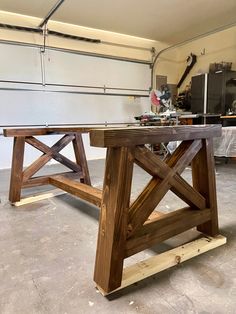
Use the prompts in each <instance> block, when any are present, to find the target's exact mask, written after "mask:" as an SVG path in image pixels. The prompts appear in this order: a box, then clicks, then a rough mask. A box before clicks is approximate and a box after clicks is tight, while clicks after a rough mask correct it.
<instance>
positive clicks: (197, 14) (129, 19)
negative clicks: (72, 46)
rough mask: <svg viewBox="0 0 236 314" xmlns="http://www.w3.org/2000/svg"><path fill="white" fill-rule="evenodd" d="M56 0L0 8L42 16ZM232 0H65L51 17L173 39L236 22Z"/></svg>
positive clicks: (4, 2)
mask: <svg viewBox="0 0 236 314" xmlns="http://www.w3.org/2000/svg"><path fill="white" fill-rule="evenodd" d="M56 3H57V0H40V1H38V0H1V1H0V10H3V11H9V12H14V13H19V14H24V15H30V16H35V17H39V18H42V19H43V18H44V17H45V15H46V14H47V13H48V11H50V9H51V8H52V7H53V6H54V5H55V4H56ZM235 12H236V1H235V0H194V1H193V0H189V1H188V0H187V1H186V0H147V1H143V0H119V1H111V0H99V1H98V0H97V1H94V0H79V1H78V0H65V2H64V3H63V4H62V5H61V7H60V8H59V9H58V11H57V12H56V13H55V14H54V15H53V17H52V19H53V20H56V21H60V22H65V23H72V24H76V25H81V26H86V27H92V28H97V29H102V30H107V31H112V32H117V33H122V34H127V35H133V36H139V37H144V38H148V39H154V40H160V41H165V42H169V43H172V44H174V43H177V42H181V41H183V40H187V39H190V38H192V37H195V36H197V35H200V34H202V33H205V32H208V31H211V30H213V29H215V28H218V27H222V26H224V25H227V24H231V23H235V22H236V15H235Z"/></svg>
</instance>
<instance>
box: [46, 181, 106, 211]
mask: <svg viewBox="0 0 236 314" xmlns="http://www.w3.org/2000/svg"><path fill="white" fill-rule="evenodd" d="M49 183H50V184H52V185H54V186H56V187H58V188H60V189H62V190H63V191H66V192H68V193H70V194H72V195H75V196H77V197H80V198H82V199H83V200H85V201H88V202H90V203H92V204H94V205H96V206H100V205H101V199H102V191H101V190H99V189H97V188H94V187H92V186H89V185H87V184H84V183H80V182H77V181H74V180H71V179H67V178H65V177H64V176H63V175H60V176H52V177H49Z"/></svg>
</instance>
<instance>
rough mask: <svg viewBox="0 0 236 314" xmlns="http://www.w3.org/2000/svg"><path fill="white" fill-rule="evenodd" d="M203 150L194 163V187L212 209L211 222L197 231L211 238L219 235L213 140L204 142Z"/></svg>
mask: <svg viewBox="0 0 236 314" xmlns="http://www.w3.org/2000/svg"><path fill="white" fill-rule="evenodd" d="M202 143H203V145H202V148H201V150H200V151H199V153H198V154H197V155H196V156H195V158H194V159H193V161H192V176H193V187H194V188H195V189H196V190H198V191H199V192H200V193H201V194H202V195H203V196H204V197H205V199H206V206H207V207H208V208H210V209H211V220H209V221H208V222H205V223H203V224H202V225H199V226H198V227H197V229H198V230H199V231H201V232H203V233H206V234H208V235H210V236H215V235H217V234H219V227H218V215H217V199H216V182H215V163H214V154H213V141H212V138H208V139H203V140H202Z"/></svg>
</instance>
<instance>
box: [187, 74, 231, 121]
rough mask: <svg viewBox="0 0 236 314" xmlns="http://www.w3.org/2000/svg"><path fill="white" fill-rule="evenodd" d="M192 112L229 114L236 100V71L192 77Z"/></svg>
mask: <svg viewBox="0 0 236 314" xmlns="http://www.w3.org/2000/svg"><path fill="white" fill-rule="evenodd" d="M191 93H192V99H191V111H192V113H207V114H223V115H225V114H227V112H228V111H229V110H230V111H233V109H234V108H233V107H232V106H233V102H234V101H235V100H236V71H221V72H217V73H209V74H202V75H199V76H194V77H192V86H191Z"/></svg>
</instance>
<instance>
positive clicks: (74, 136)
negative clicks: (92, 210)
mask: <svg viewBox="0 0 236 314" xmlns="http://www.w3.org/2000/svg"><path fill="white" fill-rule="evenodd" d="M83 133H89V135H90V144H91V146H95V147H105V148H106V149H107V154H106V165H105V175H104V181H103V189H102V190H99V189H97V188H95V187H92V186H91V182H90V176H89V172H88V166H87V161H86V157H85V152H84V146H83V141H82V134H83ZM53 134H61V135H62V138H61V139H60V140H59V141H58V142H57V143H55V144H54V145H53V146H52V147H48V146H47V145H45V144H44V143H43V142H41V141H40V140H39V139H38V137H40V136H45V135H53ZM4 135H5V136H7V137H14V145H13V158H12V169H11V183H10V192H9V200H10V202H11V203H12V204H14V203H16V202H19V201H20V200H21V190H22V189H25V188H28V187H32V186H38V185H46V184H51V185H53V186H56V187H58V188H60V189H62V190H64V191H66V192H69V193H71V194H73V195H76V196H78V197H80V198H82V199H85V200H86V201H88V202H91V203H93V204H95V205H97V206H98V207H100V209H101V212H100V220H99V231H98V242H97V252H96V262H95V271H94V281H95V283H96V286H97V287H98V289H99V290H100V291H101V292H102V293H103V294H104V295H106V294H108V293H110V292H114V291H116V290H117V289H120V288H123V287H125V286H128V285H130V284H132V283H134V282H136V281H139V280H141V279H143V278H145V277H147V276H150V275H152V274H155V273H156V272H159V271H161V270H163V269H166V268H169V267H171V266H174V265H176V264H179V263H181V262H183V261H185V260H187V259H189V258H192V257H194V256H196V255H199V254H201V253H203V252H206V251H208V250H210V249H213V248H215V247H217V246H220V245H222V244H224V243H225V242H226V238H225V237H223V236H221V235H219V227H218V215H217V199H216V184H215V169H214V154H213V137H219V136H221V126H220V125H196V126H190V125H186V126H160V127H128V128H102V129H91V128H49V127H48V128H33V129H5V130H4ZM36 137H37V138H36ZM169 141H181V144H180V145H179V146H178V147H177V148H176V150H175V151H174V152H173V153H172V154H168V155H167V156H166V157H165V159H164V160H162V159H161V158H160V157H158V156H157V155H155V154H153V153H152V152H151V151H150V150H149V149H148V148H147V147H146V144H156V143H162V142H164V143H166V142H169ZM70 142H72V143H73V149H74V152H75V161H71V160H69V159H67V158H66V157H65V156H63V155H62V154H61V153H60V151H61V150H62V148H64V147H65V146H66V145H68V144H69V143H70ZM25 143H28V144H30V145H31V146H33V147H34V148H36V149H37V150H39V151H41V152H42V155H41V156H40V157H39V158H38V159H37V160H36V161H34V162H33V163H32V164H31V165H30V166H28V167H26V168H25V169H24V168H23V156H24V148H25ZM52 158H54V159H55V160H57V161H58V162H60V163H62V164H63V165H65V166H67V167H68V168H70V172H67V173H63V174H61V173H59V174H58V173H57V174H53V175H52V174H50V175H44V176H39V177H35V176H34V175H35V174H36V172H37V171H38V170H39V169H40V168H41V167H42V166H43V165H45V164H46V163H47V162H48V161H49V160H50V159H52ZM134 164H137V165H138V166H140V167H141V168H142V169H144V170H145V171H146V172H147V173H148V174H150V175H151V179H150V181H149V183H148V184H147V185H146V187H145V188H144V189H143V191H142V192H141V193H140V194H139V195H138V197H137V198H136V200H134V201H133V202H131V200H130V196H131V184H132V177H133V167H134ZM189 164H191V165H192V179H193V180H192V181H193V184H192V185H190V184H189V183H188V182H187V181H186V180H185V179H184V178H183V177H182V176H181V173H182V172H183V171H184V169H185V168H186V167H187V166H189ZM75 178H77V179H79V181H78V180H75ZM169 190H171V191H172V192H174V193H175V194H176V195H177V196H178V197H179V198H181V199H182V200H183V201H184V202H185V203H186V204H187V206H186V207H184V208H181V209H177V210H175V211H173V212H169V213H167V214H166V213H161V212H157V211H155V212H154V210H155V209H156V207H157V205H158V204H159V203H160V201H161V200H162V198H163V197H164V196H165V194H166V193H167V192H168V191H169ZM153 213H155V214H153ZM194 227H196V228H197V230H198V231H199V232H201V233H202V234H204V236H203V237H202V238H201V239H199V240H196V241H194V242H190V243H187V244H184V245H182V246H181V247H179V248H175V249H173V250H171V251H167V252H165V253H163V254H164V255H162V254H161V255H158V256H154V257H151V258H150V259H148V260H146V261H142V262H140V263H138V264H135V265H133V266H130V267H128V268H126V269H123V264H124V259H126V258H128V257H129V256H132V255H134V254H136V253H138V252H140V251H142V250H145V249H147V248H150V247H151V246H153V245H154V244H157V243H161V242H163V241H165V240H167V239H169V238H171V237H173V236H175V235H178V234H180V233H182V232H184V231H186V230H188V229H191V228H194Z"/></svg>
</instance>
